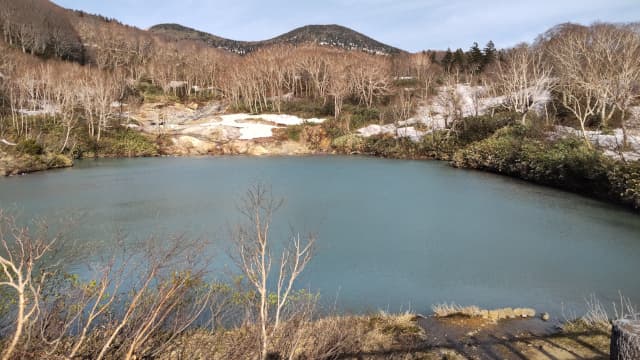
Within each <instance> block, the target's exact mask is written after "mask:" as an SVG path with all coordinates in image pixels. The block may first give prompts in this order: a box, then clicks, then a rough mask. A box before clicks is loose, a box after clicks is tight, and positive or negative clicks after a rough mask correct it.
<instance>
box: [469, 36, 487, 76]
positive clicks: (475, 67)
mask: <svg viewBox="0 0 640 360" xmlns="http://www.w3.org/2000/svg"><path fill="white" fill-rule="evenodd" d="M467 58H468V60H469V69H470V70H471V72H473V73H478V72H481V71H482V68H483V67H484V54H482V50H480V47H479V46H478V43H477V42H474V43H473V46H471V48H470V49H469V53H468V55H467Z"/></svg>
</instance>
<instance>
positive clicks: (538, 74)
mask: <svg viewBox="0 0 640 360" xmlns="http://www.w3.org/2000/svg"><path fill="white" fill-rule="evenodd" d="M496 70H497V71H496V73H495V79H496V80H495V87H496V88H497V89H498V92H499V93H500V94H502V95H503V96H505V105H506V106H507V107H508V108H510V109H511V110H513V111H515V112H517V113H519V114H522V123H523V124H525V123H526V120H527V114H528V112H529V110H531V109H532V108H535V107H536V106H538V105H540V104H541V103H542V102H544V101H546V99H545V97H546V96H545V95H546V94H549V92H550V91H551V89H552V88H553V86H554V80H553V78H552V77H551V68H550V67H549V66H547V65H545V63H544V62H543V60H542V53H541V52H540V51H538V50H537V49H535V48H531V47H530V46H528V45H526V44H523V45H519V46H517V47H516V48H514V49H512V50H511V51H510V52H509V53H508V54H507V56H506V59H505V61H504V62H499V63H498V65H497V68H496Z"/></svg>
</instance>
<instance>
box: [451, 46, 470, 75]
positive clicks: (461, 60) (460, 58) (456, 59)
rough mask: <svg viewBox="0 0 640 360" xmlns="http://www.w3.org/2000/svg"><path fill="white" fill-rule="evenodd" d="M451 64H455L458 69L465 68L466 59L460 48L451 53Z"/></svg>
mask: <svg viewBox="0 0 640 360" xmlns="http://www.w3.org/2000/svg"><path fill="white" fill-rule="evenodd" d="M453 65H454V66H456V67H457V68H458V69H459V70H460V71H463V70H465V69H466V66H467V59H466V56H465V54H464V51H463V50H462V49H457V50H456V52H455V53H454V54H453Z"/></svg>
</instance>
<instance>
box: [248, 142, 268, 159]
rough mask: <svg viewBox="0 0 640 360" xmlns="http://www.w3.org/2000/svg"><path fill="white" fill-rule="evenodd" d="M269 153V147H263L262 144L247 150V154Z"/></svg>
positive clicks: (260, 154)
mask: <svg viewBox="0 0 640 360" xmlns="http://www.w3.org/2000/svg"><path fill="white" fill-rule="evenodd" d="M268 153H269V151H268V150H267V149H265V148H264V147H262V146H261V145H254V146H251V147H250V148H249V149H248V150H247V154H249V155H253V156H262V155H265V154H268Z"/></svg>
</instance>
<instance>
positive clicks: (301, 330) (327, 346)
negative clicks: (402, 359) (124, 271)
mask: <svg viewBox="0 0 640 360" xmlns="http://www.w3.org/2000/svg"><path fill="white" fill-rule="evenodd" d="M415 319H416V317H415V315H413V314H411V313H403V314H399V315H392V314H387V313H384V312H380V313H377V314H373V315H368V316H333V317H326V318H322V319H319V320H316V321H301V322H295V321H292V322H287V323H285V324H283V326H282V329H281V331H279V332H278V334H276V335H275V336H274V337H273V339H272V344H271V347H270V348H271V352H273V353H277V354H278V355H279V356H280V358H282V359H336V358H339V357H344V356H349V355H352V354H362V353H371V352H381V351H388V350H393V349H396V348H400V347H406V346H408V345H412V344H416V343H419V342H420V341H423V340H424V338H425V334H424V331H423V330H422V328H420V327H419V326H418V325H417V324H416V322H415ZM259 339H260V338H259V330H258V329H257V328H256V327H241V328H238V329H233V330H228V331H222V332H217V333H211V332H206V331H196V332H192V333H189V334H185V335H184V336H182V337H181V338H180V339H177V340H176V341H175V342H174V344H172V346H171V347H170V350H169V351H167V352H166V353H165V354H163V355H162V356H161V357H160V359H165V360H174V359H176V360H177V359H203V360H204V359H214V360H215V359H232V360H233V359H250V358H256V356H258V353H257V352H256V351H257V350H256V349H259Z"/></svg>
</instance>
